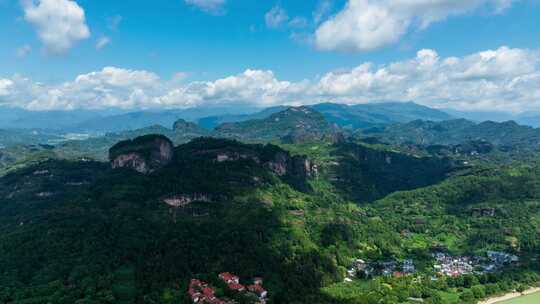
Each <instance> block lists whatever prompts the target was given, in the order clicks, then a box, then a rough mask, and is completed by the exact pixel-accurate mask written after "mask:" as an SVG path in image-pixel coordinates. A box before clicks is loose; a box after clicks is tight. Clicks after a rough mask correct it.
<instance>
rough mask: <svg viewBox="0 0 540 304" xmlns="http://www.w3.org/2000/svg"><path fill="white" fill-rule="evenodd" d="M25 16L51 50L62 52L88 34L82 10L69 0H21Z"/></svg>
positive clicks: (55, 52)
mask: <svg viewBox="0 0 540 304" xmlns="http://www.w3.org/2000/svg"><path fill="white" fill-rule="evenodd" d="M21 3H22V5H23V8H24V19H25V20H26V21H27V22H29V23H31V24H32V25H34V26H35V28H36V31H37V33H38V36H39V39H40V40H41V42H42V43H43V44H44V45H45V47H46V49H47V50H48V51H49V52H50V53H54V54H61V53H64V52H66V51H67V50H69V49H70V48H71V47H72V46H73V45H74V44H75V43H76V42H78V41H80V40H83V39H86V38H88V37H90V30H89V29H88V26H87V25H86V18H85V13H84V10H83V8H82V7H80V6H79V5H78V4H77V3H76V2H75V1H72V0H37V1H34V0H22V2H21Z"/></svg>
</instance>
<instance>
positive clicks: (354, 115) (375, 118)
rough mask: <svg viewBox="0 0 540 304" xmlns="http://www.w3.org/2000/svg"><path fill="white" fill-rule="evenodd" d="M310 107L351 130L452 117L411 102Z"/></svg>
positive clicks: (327, 104)
mask: <svg viewBox="0 0 540 304" xmlns="http://www.w3.org/2000/svg"><path fill="white" fill-rule="evenodd" d="M312 107H313V109H315V110H317V111H319V112H321V113H323V115H324V116H325V117H326V119H328V121H330V122H332V123H335V124H337V125H339V126H341V127H345V128H351V129H364V128H369V127H375V126H381V125H388V124H394V123H405V122H410V121H413V120H417V119H424V120H432V121H441V120H449V119H452V116H450V115H449V114H446V113H445V112H442V111H439V110H436V109H432V108H428V107H425V106H421V105H418V104H416V103H413V102H386V103H384V102H382V103H368V104H359V105H351V106H347V105H338V104H332V103H323V104H317V105H314V106H312Z"/></svg>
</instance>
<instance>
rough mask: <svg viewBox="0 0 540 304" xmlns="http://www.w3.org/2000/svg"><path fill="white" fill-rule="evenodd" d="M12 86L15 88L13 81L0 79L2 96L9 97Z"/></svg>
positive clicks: (0, 93) (0, 94)
mask: <svg viewBox="0 0 540 304" xmlns="http://www.w3.org/2000/svg"><path fill="white" fill-rule="evenodd" d="M11 86H13V81H11V80H9V79H2V78H0V96H8V95H9V94H10V92H9V89H10V87H11Z"/></svg>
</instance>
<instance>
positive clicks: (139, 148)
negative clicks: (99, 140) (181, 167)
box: [109, 135, 174, 174]
mask: <svg viewBox="0 0 540 304" xmlns="http://www.w3.org/2000/svg"><path fill="white" fill-rule="evenodd" d="M173 156H174V146H173V144H172V142H171V140H169V139H168V138H167V137H165V136H163V135H145V136H141V137H137V138H135V139H133V140H126V141H122V142H119V143H117V144H116V145H114V146H113V147H112V148H111V149H110V150H109V160H110V161H111V166H112V168H113V169H117V168H130V169H133V170H135V171H137V172H139V173H142V174H149V173H152V172H154V171H156V170H157V169H159V168H161V167H163V166H165V165H167V164H169V163H170V162H171V161H172V159H173Z"/></svg>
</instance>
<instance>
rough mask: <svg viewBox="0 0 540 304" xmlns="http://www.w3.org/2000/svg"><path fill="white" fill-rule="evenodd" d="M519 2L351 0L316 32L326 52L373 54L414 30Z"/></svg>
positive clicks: (494, 0) (497, 9)
mask: <svg viewBox="0 0 540 304" xmlns="http://www.w3.org/2000/svg"><path fill="white" fill-rule="evenodd" d="M513 1H515V0H348V2H347V4H346V6H345V8H344V9H343V10H342V11H340V12H339V13H338V14H337V15H335V16H333V17H331V18H330V19H328V20H326V21H325V22H323V23H322V24H321V25H320V26H319V27H318V28H317V30H316V31H315V43H316V46H317V47H318V48H319V49H322V50H341V51H370V50H374V49H377V48H381V47H384V46H387V45H390V44H393V43H396V42H397V41H398V40H399V39H400V38H401V37H403V36H404V35H405V34H406V33H407V32H408V31H410V30H411V28H418V29H424V28H427V27H428V26H429V25H430V24H432V23H434V22H437V21H441V20H444V19H446V18H447V17H449V16H452V15H459V14H463V13H467V12H470V11H472V10H475V9H478V8H481V7H491V9H492V10H494V12H496V13H500V12H502V11H504V10H505V9H507V8H508V7H510V6H511V4H512V2H513Z"/></svg>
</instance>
